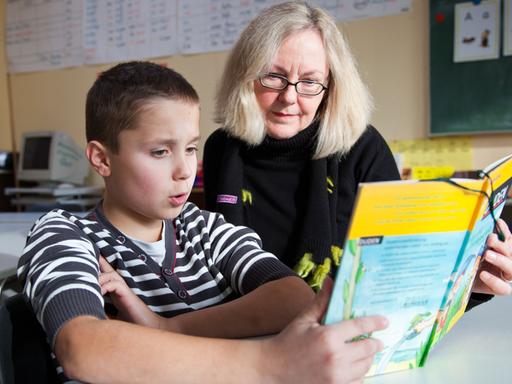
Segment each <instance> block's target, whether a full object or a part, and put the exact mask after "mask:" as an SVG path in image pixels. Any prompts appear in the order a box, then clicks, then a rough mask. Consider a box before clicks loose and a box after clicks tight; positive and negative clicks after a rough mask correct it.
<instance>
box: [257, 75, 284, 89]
mask: <svg viewBox="0 0 512 384" xmlns="http://www.w3.org/2000/svg"><path fill="white" fill-rule="evenodd" d="M260 81H261V85H263V86H264V87H268V88H272V89H284V88H286V86H287V85H288V81H287V80H286V79H285V78H283V77H280V76H275V75H265V76H262V77H260Z"/></svg>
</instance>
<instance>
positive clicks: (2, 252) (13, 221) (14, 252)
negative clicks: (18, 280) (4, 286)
mask: <svg viewBox="0 0 512 384" xmlns="http://www.w3.org/2000/svg"><path fill="white" fill-rule="evenodd" d="M42 215H43V212H21V213H12V212H9V213H0V282H1V281H2V280H3V279H7V278H8V277H10V276H14V275H15V274H16V266H17V265H18V259H19V257H20V256H21V254H22V252H23V247H25V241H26V239H27V233H28V231H29V230H30V228H31V227H32V224H34V221H36V220H37V219H38V218H39V217H41V216H42Z"/></svg>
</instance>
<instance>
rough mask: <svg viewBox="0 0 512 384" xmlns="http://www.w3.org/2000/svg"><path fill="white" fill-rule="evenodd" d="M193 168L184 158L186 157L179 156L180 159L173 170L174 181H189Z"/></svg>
mask: <svg viewBox="0 0 512 384" xmlns="http://www.w3.org/2000/svg"><path fill="white" fill-rule="evenodd" d="M192 172H193V170H192V166H191V164H190V163H189V162H188V161H187V160H186V159H185V158H184V156H179V159H178V158H176V163H175V164H174V170H173V178H174V179H177V180H179V179H188V178H189V177H190V176H192Z"/></svg>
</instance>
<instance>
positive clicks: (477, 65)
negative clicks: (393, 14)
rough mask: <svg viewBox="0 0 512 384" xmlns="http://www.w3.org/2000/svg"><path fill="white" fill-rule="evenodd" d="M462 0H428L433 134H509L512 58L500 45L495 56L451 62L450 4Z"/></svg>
mask: <svg viewBox="0 0 512 384" xmlns="http://www.w3.org/2000/svg"><path fill="white" fill-rule="evenodd" d="M467 1H468V0H465V1H454V0H430V16H429V17H430V134H431V135H432V136H440V135H458V134H464V135H465V134H480V133H491V132H512V56H503V52H502V48H501V46H500V56H499V58H498V59H491V60H480V61H472V62H462V63H454V62H453V50H454V43H453V36H454V11H455V4H456V3H462V2H467ZM500 25H501V29H503V10H502V12H501V16H500ZM501 33H502V31H501ZM500 40H501V41H502V40H503V36H501V39H500ZM502 44H503V42H501V45H502Z"/></svg>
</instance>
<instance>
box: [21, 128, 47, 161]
mask: <svg viewBox="0 0 512 384" xmlns="http://www.w3.org/2000/svg"><path fill="white" fill-rule="evenodd" d="M51 144H52V137H51V136H47V137H27V138H26V139H25V146H24V149H23V164H22V166H21V167H22V169H48V168H49V166H50V146H51Z"/></svg>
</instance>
